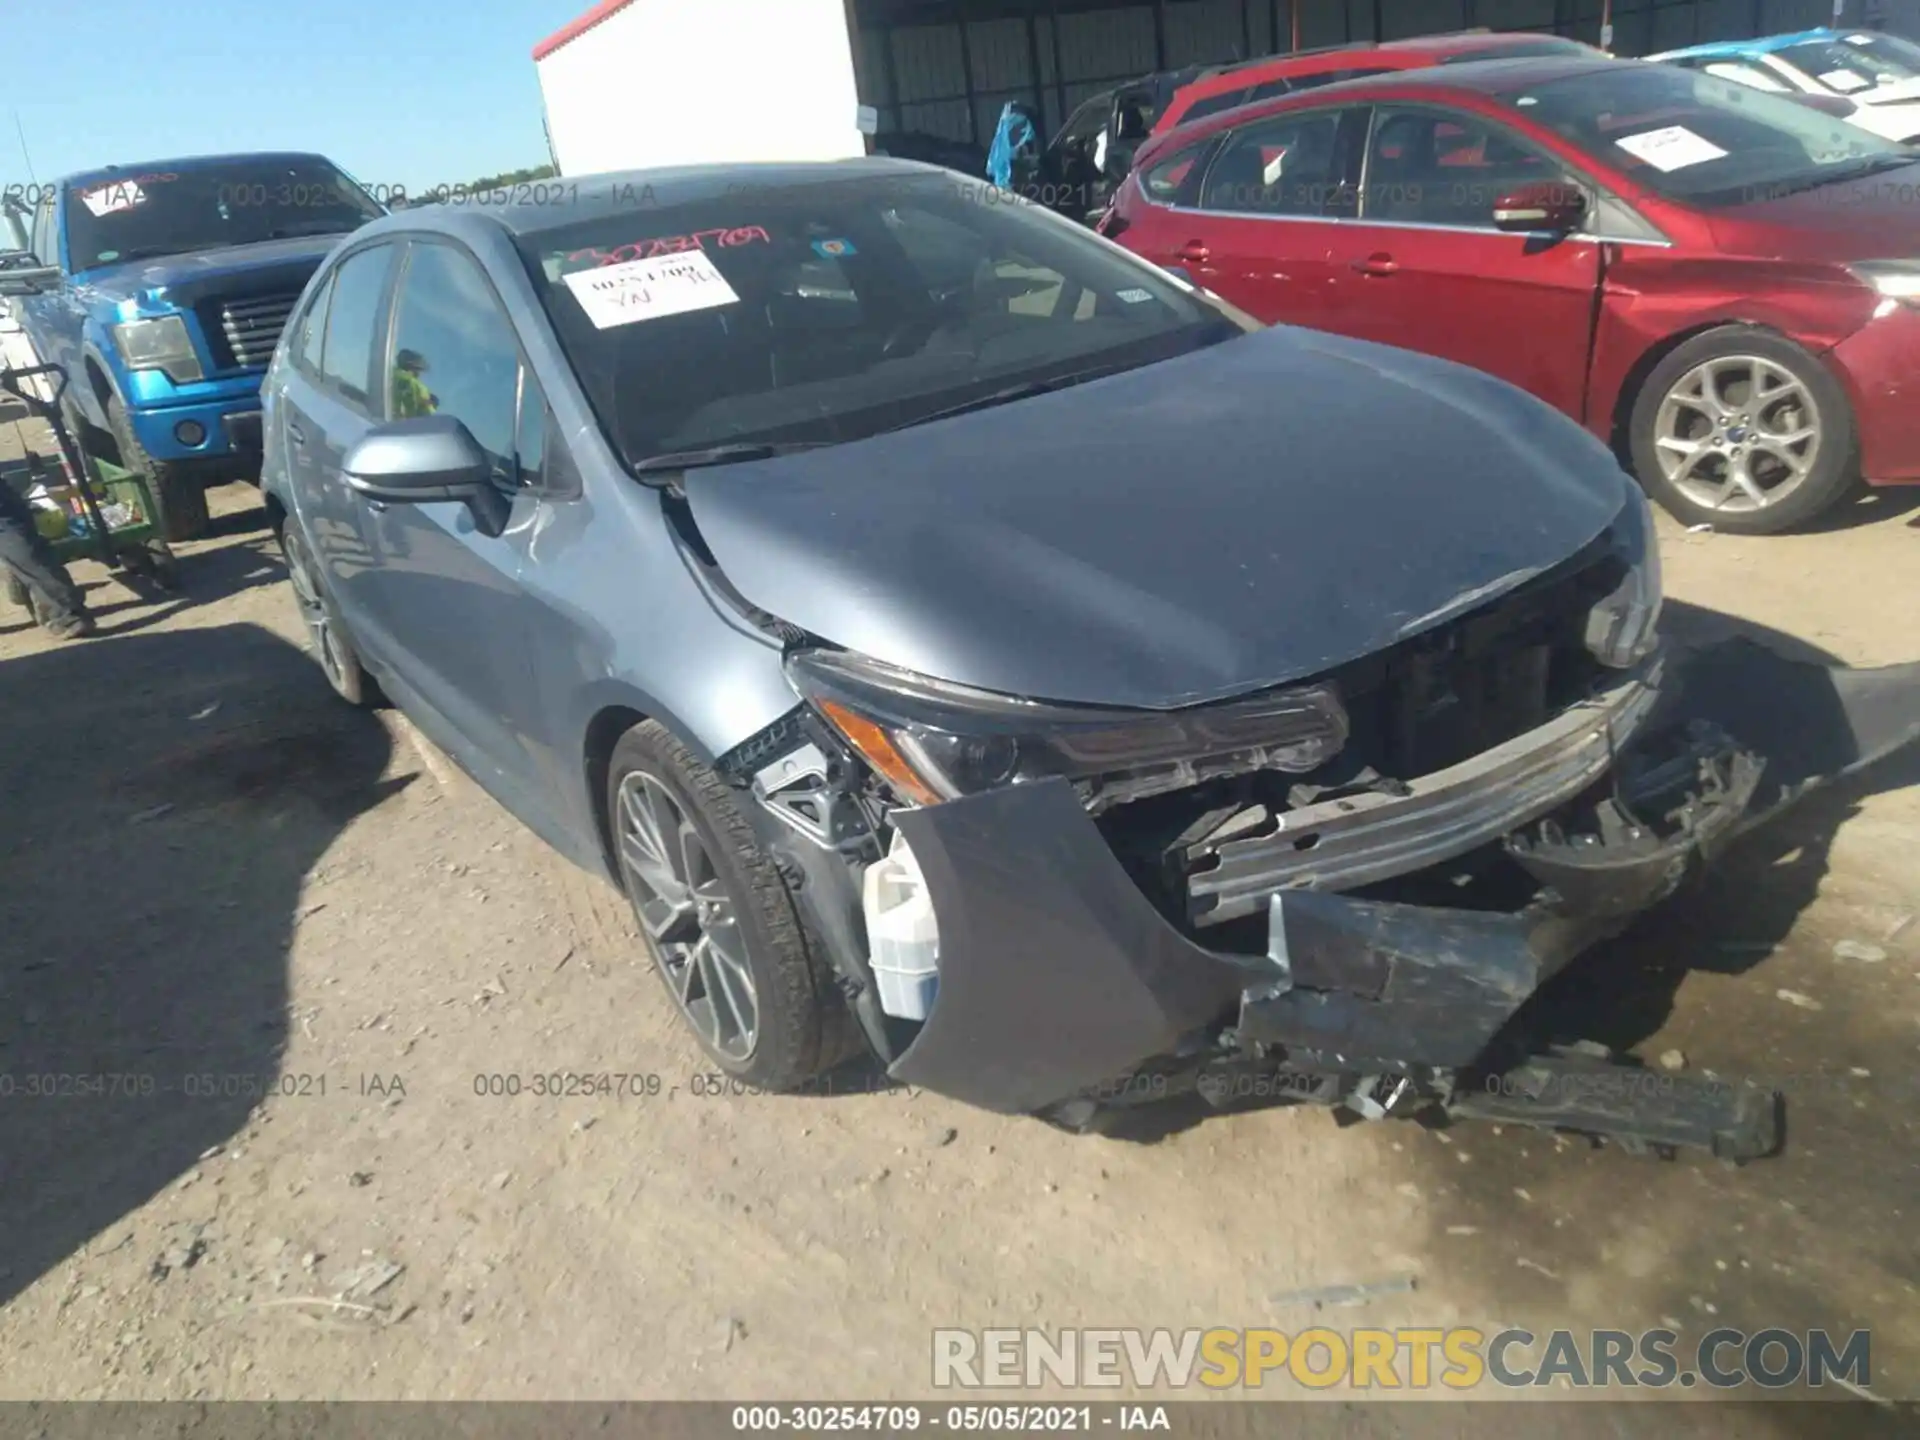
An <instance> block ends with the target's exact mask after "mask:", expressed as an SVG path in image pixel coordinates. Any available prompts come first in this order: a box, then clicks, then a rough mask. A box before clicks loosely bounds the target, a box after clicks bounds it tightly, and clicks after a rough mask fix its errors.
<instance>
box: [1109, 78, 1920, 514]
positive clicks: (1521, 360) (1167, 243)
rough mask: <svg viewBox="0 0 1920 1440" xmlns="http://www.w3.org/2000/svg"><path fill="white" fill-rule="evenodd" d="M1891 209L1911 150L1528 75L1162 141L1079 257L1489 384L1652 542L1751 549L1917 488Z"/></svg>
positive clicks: (1908, 285)
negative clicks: (1508, 394) (1661, 518)
mask: <svg viewBox="0 0 1920 1440" xmlns="http://www.w3.org/2000/svg"><path fill="white" fill-rule="evenodd" d="M1916 202H1920V157H1916V156H1915V154H1914V152H1912V151H1911V150H1907V149H1903V148H1902V147H1900V146H1897V145H1895V144H1893V143H1892V142H1891V141H1887V140H1883V139H1881V138H1880V137H1878V136H1876V135H1873V134H1870V133H1868V132H1867V131H1864V130H1862V129H1860V128H1859V127H1858V126H1854V125H1849V124H1848V123H1846V122H1845V121H1842V120H1838V119H1834V118H1831V117H1829V116H1826V115H1823V114H1821V113H1820V112H1819V111H1817V110H1812V109H1809V108H1807V107H1805V106H1801V105H1796V104H1794V103H1793V102H1792V101H1791V100H1786V99H1782V98H1781V97H1779V96H1775V95H1769V94H1766V93H1764V92H1762V91H1758V90H1753V89H1749V88H1747V87H1745V86H1741V85H1736V84H1733V83H1731V82H1728V81H1724V80H1719V79H1716V78H1714V77H1712V76H1709V75H1702V74H1695V73H1692V72H1689V71H1685V70H1680V69H1676V68H1674V67H1672V66H1666V65H1650V64H1643V63H1640V62H1637V61H1630V60H1591V59H1538V60H1509V61H1489V62H1486V63H1477V64H1471V65H1461V66H1457V67H1449V68H1446V69H1428V70H1423V71H1420V72H1417V73H1412V74H1406V75H1396V76H1380V77H1375V78H1372V79H1365V80H1356V81H1351V82H1348V83H1345V84H1340V85H1335V86H1330V87H1328V88H1326V89H1323V90H1316V91H1314V92H1313V93H1312V94H1311V95H1306V96H1300V97H1297V98H1294V99H1291V100H1280V101H1273V102H1269V103H1267V104H1264V105H1254V106H1247V107H1244V108H1241V109H1238V110H1233V111H1228V112H1226V113H1223V114H1221V115H1219V116H1216V117H1213V118H1212V119H1209V120H1203V121H1200V122H1197V123H1195V124H1193V125H1189V126H1185V127H1182V128H1180V129H1178V130H1175V131H1172V132H1170V133H1168V134H1167V135H1165V136H1162V137H1159V138H1157V139H1155V140H1154V141H1152V142H1150V143H1149V144H1148V145H1146V146H1144V147H1142V151H1141V155H1140V159H1139V163H1138V165H1137V168H1136V169H1135V171H1134V173H1133V174H1132V175H1131V176H1130V177H1129V178H1128V180H1127V183H1126V184H1125V185H1124V186H1122V187H1121V189H1120V191H1119V193H1118V194H1117V195H1116V197H1115V201H1114V205H1113V207H1112V208H1111V209H1110V210H1109V211H1108V213H1107V214H1106V215H1105V216H1104V217H1103V218H1102V220H1101V229H1102V232H1103V233H1104V234H1106V235H1108V236H1109V237H1110V238H1113V239H1116V240H1118V241H1119V243H1120V244H1122V245H1124V246H1126V247H1127V248H1129V249H1131V250H1133V251H1135V252H1137V253H1139V254H1141V255H1143V256H1146V257H1147V258H1149V259H1151V260H1154V261H1156V262H1158V263H1159V264H1162V265H1165V266H1168V267H1170V268H1174V269H1177V270H1180V271H1183V272H1184V273H1185V274H1186V275H1187V276H1188V278H1190V279H1191V280H1192V281H1193V282H1194V283H1196V284H1198V285H1200V286H1202V287H1204V288H1206V289H1208V290H1211V291H1213V292H1215V293H1216V294H1218V295H1219V296H1221V297H1222V298H1224V299H1226V300H1228V301H1230V302H1231V303H1233V304H1234V305H1236V306H1238V307H1240V308H1241V309H1243V310H1246V311H1249V312H1251V313H1252V314H1253V315H1255V316H1257V317H1258V318H1259V319H1261V320H1265V321H1268V322H1287V323H1292V324H1298V325H1306V326H1312V327H1314V328H1317V329H1321V330H1329V331H1334V332H1337V333H1339V334H1342V335H1351V336H1357V337H1360V338H1362V339H1367V340H1376V341H1382V342H1385V343H1387V344H1391V345H1400V346H1405V347H1407V348H1409V349H1414V350H1423V351H1426V352H1428V353H1430V354H1434V355H1440V356H1444V357H1446V358H1448V359H1453V360H1458V361H1461V362H1464V363H1465V364H1468V365H1473V366H1477V367H1478V368H1480V369H1482V370H1485V371H1489V372H1491V373H1492V374H1494V375H1497V376H1499V377H1501V378H1502V379H1505V380H1508V381H1511V382H1512V383H1513V384H1515V385H1518V386H1520V387H1521V388H1522V389H1525V390H1528V391H1531V392H1532V393H1533V394H1535V395H1537V396H1539V397H1540V398H1542V399H1544V400H1547V401H1549V402H1550V403H1552V404H1554V405H1556V406H1558V407H1559V408H1560V409H1562V410H1564V411H1565V412H1566V413H1567V414H1569V415H1571V416H1573V417H1574V418H1576V419H1578V420H1579V421H1581V422H1582V423H1583V424H1585V425H1586V426H1587V427H1588V428H1589V429H1590V430H1591V431H1593V433H1595V434H1596V435H1599V436H1600V437H1602V438H1603V439H1605V440H1608V441H1610V442H1611V443H1613V444H1614V446H1615V448H1616V450H1617V452H1618V453H1619V454H1620V455H1621V456H1622V457H1623V460H1625V461H1626V462H1627V463H1628V464H1629V468H1631V469H1632V470H1633V471H1634V472H1635V473H1636V474H1637V475H1638V476H1639V478H1640V481H1641V483H1642V484H1643V485H1645V486H1646V488H1647V489H1648V491H1650V492H1651V493H1652V494H1653V496H1654V497H1655V498H1656V499H1658V500H1659V501H1660V502H1661V503H1662V504H1663V505H1664V506H1665V507H1666V508H1667V509H1668V510H1669V511H1671V512H1672V513H1673V514H1674V515H1676V516H1678V517H1679V518H1680V519H1682V520H1685V521H1688V522H1709V523H1711V524H1713V525H1714V526H1716V527H1717V528H1720V529H1724V530H1733V531H1743V532H1747V533H1754V534H1765V533H1771V532H1774V531H1779V530H1784V529H1787V528H1788V527H1790V526H1793V525H1797V524H1800V523H1802V522H1804V521H1806V520H1808V519H1809V518H1811V517H1812V516H1813V515H1815V514H1817V513H1818V512H1820V511H1822V510H1824V509H1826V508H1827V507H1828V506H1829V505H1831V504H1833V503H1834V502H1835V501H1836V500H1838V499H1839V498H1840V497H1841V496H1842V495H1843V494H1845V493H1846V492H1847V491H1848V490H1849V489H1850V488H1851V487H1852V485H1853V484H1854V482H1855V481H1856V480H1857V479H1858V478H1860V477H1862V476H1864V477H1865V479H1866V480H1868V481H1869V482H1870V483H1874V484H1883V485H1884V484H1900V483H1915V482H1920V203H1916ZM1391 421H1392V416H1391V414H1390V413H1385V414H1383V415H1382V423H1383V424H1386V423H1391Z"/></svg>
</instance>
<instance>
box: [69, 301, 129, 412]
mask: <svg viewBox="0 0 1920 1440" xmlns="http://www.w3.org/2000/svg"><path fill="white" fill-rule="evenodd" d="M96 373H98V374H100V375H102V376H104V377H105V379H106V382H107V394H108V395H110V396H112V398H113V399H115V400H118V401H119V402H120V403H121V405H122V406H123V407H124V406H125V405H126V395H127V387H126V383H125V377H124V376H123V375H122V374H121V373H120V364H119V361H118V359H117V358H116V357H115V354H114V349H113V341H112V339H111V338H109V337H108V335H107V331H106V326H105V325H104V324H103V323H102V322H100V321H98V320H95V319H92V318H89V319H88V320H87V323H86V328H85V329H84V330H83V331H82V332H81V336H80V363H79V365H78V366H76V367H75V369H74V373H73V374H72V375H70V376H68V377H67V388H68V390H69V392H70V393H71V394H72V396H73V403H74V405H75V406H77V407H78V409H79V411H80V415H81V417H82V418H83V419H84V420H86V422H87V423H88V424H89V425H97V426H99V427H100V429H102V430H105V429H106V428H107V407H106V404H105V402H104V400H103V398H102V397H101V396H100V395H98V394H97V393H95V391H94V388H93V377H94V375H95V374H96Z"/></svg>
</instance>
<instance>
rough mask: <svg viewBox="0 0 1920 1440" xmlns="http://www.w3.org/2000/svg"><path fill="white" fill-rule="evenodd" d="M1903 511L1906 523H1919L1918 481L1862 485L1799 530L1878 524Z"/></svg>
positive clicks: (1811, 531)
mask: <svg viewBox="0 0 1920 1440" xmlns="http://www.w3.org/2000/svg"><path fill="white" fill-rule="evenodd" d="M1902 515H1904V516H1906V517H1907V523H1908V524H1909V525H1920V485H1862V486H1861V487H1860V488H1859V489H1857V490H1855V491H1854V492H1853V493H1852V494H1851V495H1848V496H1846V497H1845V498H1844V499H1842V500H1841V501H1840V502H1839V503H1838V504H1836V505H1835V506H1833V508H1832V509H1830V510H1827V511H1824V512H1823V513H1821V514H1819V515H1816V516H1815V517H1814V518H1813V519H1812V520H1809V521H1808V522H1807V523H1806V524H1805V525H1803V526H1801V527H1800V533H1804V534H1809V535H1826V534H1831V533H1832V532H1833V531H1836V530H1853V529H1856V528H1858V527H1860V526H1862V525H1878V524H1880V523H1881V522H1883V521H1889V520H1893V519H1896V518H1897V517H1899V516H1902Z"/></svg>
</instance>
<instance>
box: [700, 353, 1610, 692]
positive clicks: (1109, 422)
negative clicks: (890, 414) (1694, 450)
mask: <svg viewBox="0 0 1920 1440" xmlns="http://www.w3.org/2000/svg"><path fill="white" fill-rule="evenodd" d="M1628 483H1629V482H1628V481H1627V479H1626V477H1625V476H1624V475H1623V474H1622V473H1621V471H1620V469H1619V466H1618V464H1617V463H1616V462H1615V460H1614V458H1613V456H1612V455H1611V454H1610V453H1609V452H1608V450H1607V449H1606V447H1605V446H1603V445H1601V444H1600V443H1599V442H1598V441H1596V440H1594V439H1593V438H1592V437H1591V436H1589V435H1587V434H1586V432H1585V431H1583V430H1581V429H1580V428H1579V427H1578V426H1577V425H1575V424H1574V423H1573V422H1572V421H1570V420H1567V419H1566V418H1564V417H1563V416H1561V415H1560V414H1559V413H1558V412H1556V411H1554V410H1552V409H1550V408H1549V407H1547V406H1546V405H1544V404H1542V403H1541V402H1539V401H1537V400H1535V399H1533V398H1532V397H1530V396H1528V395H1525V394H1523V393H1522V392H1521V391H1519V390H1517V389H1515V388H1513V387H1511V386H1508V385H1506V384H1504V383H1502V382H1500V381H1497V380H1494V379H1492V378H1491V377H1489V376H1486V375H1483V374H1481V373H1479V372H1477V371H1473V370H1469V369H1466V368H1464V367H1462V366H1457V365H1452V364H1449V363H1447V362H1445V361H1440V360H1434V359H1431V358H1429V357H1427V356H1422V355H1416V354H1414V353H1413V352H1411V351H1405V350H1397V349H1392V348H1389V347H1386V346H1380V345H1371V344H1367V343H1364V342H1360V341H1353V340H1345V339H1340V338H1337V337H1335V336H1331V335H1324V334H1320V333H1317V332H1314V331H1308V330H1299V329H1293V328H1287V327H1280V328H1275V329H1271V330H1265V331H1261V332H1259V333H1257V334H1253V335H1249V336H1246V337H1245V338H1242V339H1236V340H1233V341H1229V342H1227V343H1225V344H1221V345H1216V346H1212V347H1210V348H1208V349H1206V350H1202V351H1199V352H1197V353H1195V354H1192V355H1189V356H1186V357H1184V358H1181V359H1177V360H1172V361H1168V362H1165V363H1162V364H1158V365H1150V366H1146V367H1143V368H1141V369H1138V370H1133V371H1129V372H1126V373H1125V374H1122V375H1117V376H1113V377H1110V378H1108V379H1104V380H1097V381H1092V382H1089V383H1087V384H1083V385H1078V386H1074V387H1072V388H1069V389H1066V390H1062V391H1058V392H1056V393H1054V394H1051V395H1043V396H1039V397H1036V398H1034V399H1031V400H1025V401H1019V402H1015V403H1013V404H1008V405H1003V406H999V407H997V408H994V409H990V410H985V411H980V412H976V413H974V414H971V415H964V416H957V417H954V418H952V419H949V420H942V421H935V422H933V423H931V424H927V425H922V426H916V427H914V428H912V429H908V430H902V431H898V432H895V433H893V434H889V435H880V436H875V437H874V438H872V439H869V440H863V441H859V442H856V443H853V444H848V445H841V446H835V447H832V448H829V449H822V450H817V451H809V452H804V453H801V454H797V455H792V456H787V457H784V458H781V459H777V460H770V461H761V462H755V463H751V464H742V465H730V466H724V467H716V468H711V469H705V470H694V471H691V472H689V473H688V474H687V476H686V478H685V485H686V490H687V495H688V502H689V504H690V506H691V509H692V512H693V517H694V520H695V522H696V523H697V524H698V526H699V528H700V531H701V533H702V535H703V536H704V537H705V539H706V542H707V544H708V545H709V546H710V548H711V549H712V551H713V554H714V556H715V557H716V559H717V560H718V562H719V564H720V567H721V568H722V570H724V571H725V573H726V575H727V577H728V579H729V580H730V581H731V582H732V584H733V585H734V587H735V588H737V589H738V590H739V592H740V593H741V594H742V595H743V596H745V597H746V598H747V599H748V600H749V601H751V602H752V603H753V604H755V605H757V606H759V607H760V608H762V609H764V610H766V611H768V612H770V613H772V614H774V615H777V616H780V617H781V618H783V619H785V620H788V621H791V622H792V623H794V624H796V625H799V626H801V627H803V628H805V629H807V630H810V631H812V632H813V633H815V634H817V635H820V636H822V637H823V638H825V639H827V640H830V641H833V642H835V643H836V644H839V645H843V646H845V647H847V648H848V649H851V650H855V651H859V652H862V653H864V654H866V655H869V656H872V657H874V658H876V659H879V660H884V661H887V662H890V663H892V664H895V665H899V666H904V667H906V668H907V669H910V670H915V671H918V672H920V673H922V674H926V675H931V676H937V677H939V678H942V679H945V680H949V681H954V682H957V683H960V684H965V685H972V686H977V687H980V688H982V689H987V690H995V691H1000V692H1003V693H1008V694H1014V695H1023V696H1030V697H1035V698H1044V699H1050V700H1059V701H1068V702H1081V703H1087V704H1104V705H1117V706H1136V707H1148V708H1156V709H1160V708H1170V707H1174V706H1179V705H1185V704H1192V703H1195V702H1199V701H1203V700H1210V699H1216V698H1222V697H1225V696H1229V695H1234V694H1239V693H1244V692H1248V691H1252V690H1258V689H1261V688H1264V687H1266V686H1270V685H1275V684H1280V683H1283V682H1286V681H1290V680H1295V679H1299V678H1302V677H1305V676H1309V675H1313V674H1316V673H1318V672H1321V671H1324V670H1327V669H1330V668H1332V667H1334V666H1336V665H1339V664H1342V663H1344V662H1346V661H1349V660H1353V659H1356V658H1358V657H1360V656H1362V655H1365V654H1367V653H1369V652H1372V651H1375V650H1379V649H1382V648H1384V647H1386V646H1388V645H1391V644H1393V643H1394V642H1396V641H1397V640H1400V639H1402V638H1404V637H1406V636H1408V635H1411V634H1414V633H1417V632H1419V631H1421V630H1424V629H1428V628H1430V627H1431V626H1433V625H1436V624H1439V623H1441V622H1442V621H1443V620H1445V619H1448V618H1450V617H1451V616H1453V615H1456V614H1459V613H1461V612H1462V611H1463V610H1466V609H1469V608H1472V607H1473V606H1474V605H1477V604H1481V603H1484V602H1485V601H1487V600H1490V599H1492V598H1493V597H1495V596H1497V595H1500V594H1502V593H1504V592H1505V591H1507V590H1510V589H1512V588H1513V587H1514V586H1516V585H1519V584H1521V583H1522V582H1523V581H1525V580H1526V579H1528V578H1529V577H1531V576H1533V575H1535V574H1537V573H1539V572H1540V571H1542V570H1544V569H1547V568H1549V567H1551V566H1552V565H1554V564H1556V563H1557V562H1559V561H1561V560H1564V559H1566V558H1567V557H1568V556H1570V555H1572V554H1573V553H1574V552H1575V551H1577V550H1578V549H1579V548H1580V547H1581V546H1582V545H1584V544H1586V543H1587V542H1588V541H1590V540H1591V539H1593V537H1594V536H1595V535H1597V534H1598V533H1599V532H1600V531H1601V530H1602V529H1603V528H1605V526H1606V525H1607V524H1608V523H1609V522H1610V521H1611V520H1612V519H1613V518H1614V517H1615V516H1616V515H1617V514H1618V513H1619V510H1620V507H1621V505H1622V503H1623V502H1624V501H1625V499H1626V497H1627V493H1628V492H1627V488H1626V487H1627V485H1628Z"/></svg>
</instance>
